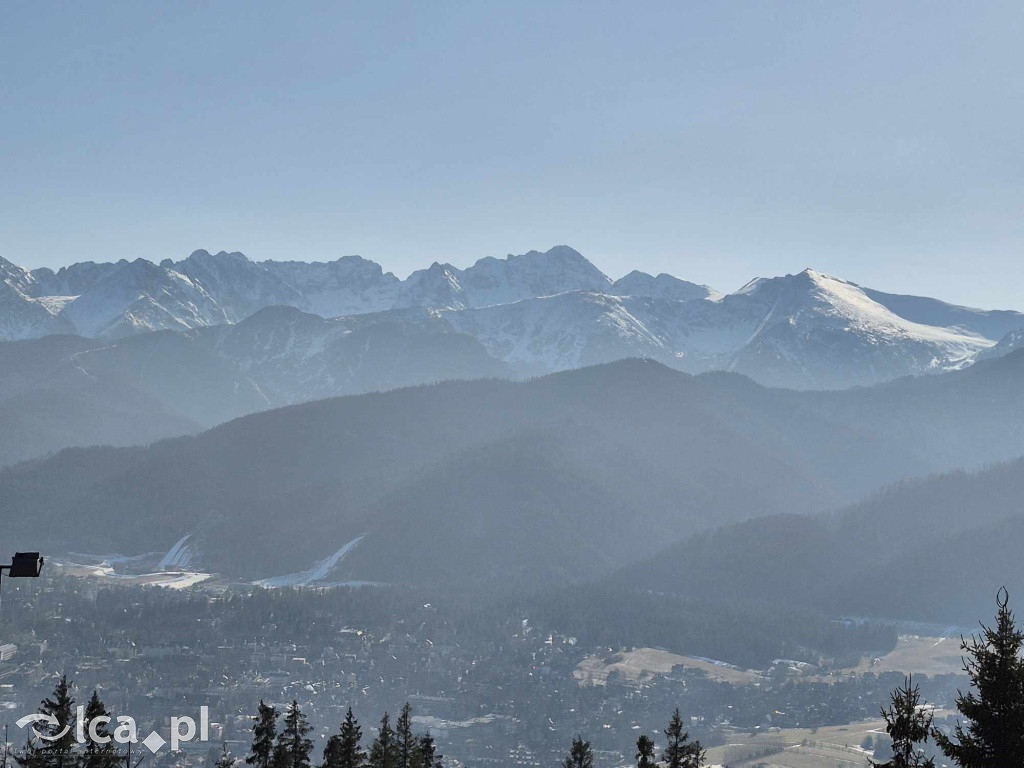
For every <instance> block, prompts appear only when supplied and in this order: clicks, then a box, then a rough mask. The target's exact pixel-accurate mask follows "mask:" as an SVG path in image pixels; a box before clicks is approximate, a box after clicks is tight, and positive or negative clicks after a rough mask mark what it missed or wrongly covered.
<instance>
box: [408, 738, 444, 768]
mask: <svg viewBox="0 0 1024 768" xmlns="http://www.w3.org/2000/svg"><path fill="white" fill-rule="evenodd" d="M443 757H444V755H441V754H438V751H437V745H436V744H434V737H433V736H431V735H430V734H429V733H425V734H423V735H422V736H420V738H419V741H418V742H417V744H416V760H415V764H416V766H417V768H444V763H442V762H441V758H443Z"/></svg>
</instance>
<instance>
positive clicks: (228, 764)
mask: <svg viewBox="0 0 1024 768" xmlns="http://www.w3.org/2000/svg"><path fill="white" fill-rule="evenodd" d="M214 768H235V758H233V757H232V756H231V753H230V752H228V745H227V744H221V748H220V757H218V758H217V762H216V764H215V766H214Z"/></svg>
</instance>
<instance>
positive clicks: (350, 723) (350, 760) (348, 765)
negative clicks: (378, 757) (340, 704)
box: [321, 707, 366, 768]
mask: <svg viewBox="0 0 1024 768" xmlns="http://www.w3.org/2000/svg"><path fill="white" fill-rule="evenodd" d="M362 738H363V729H362V728H360V727H359V723H358V721H356V718H355V716H354V715H353V714H352V707H349V708H348V712H347V713H346V714H345V721H344V722H343V723H342V724H341V730H340V731H339V732H338V733H336V734H334V735H333V736H331V738H329V739H328V740H327V745H326V746H325V747H324V762H323V766H322V767H321V768H363V766H364V765H365V764H366V753H365V752H364V751H363V750H362V748H361V747H360V746H359V742H360V740H361V739H362Z"/></svg>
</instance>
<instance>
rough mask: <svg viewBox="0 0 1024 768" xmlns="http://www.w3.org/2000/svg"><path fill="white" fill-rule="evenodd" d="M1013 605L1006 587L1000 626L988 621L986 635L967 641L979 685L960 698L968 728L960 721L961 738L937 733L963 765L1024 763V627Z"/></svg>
mask: <svg viewBox="0 0 1024 768" xmlns="http://www.w3.org/2000/svg"><path fill="white" fill-rule="evenodd" d="M1009 604H1010V595H1009V593H1007V591H1006V589H1005V588H1004V589H1000V590H999V594H998V595H997V596H996V605H997V606H998V613H997V615H996V626H995V628H994V629H991V628H989V627H986V626H985V625H984V624H983V625H982V627H981V629H982V633H981V636H980V637H979V636H973V635H972V636H971V639H970V641H967V640H962V642H961V646H960V647H961V649H962V650H963V651H964V652H965V653H966V654H967V658H966V659H965V661H964V671H965V672H966V673H967V675H968V677H969V678H970V680H971V685H972V687H973V688H975V689H976V692H975V691H971V692H969V693H967V694H966V695H964V694H963V693H961V694H960V695H959V696H958V697H957V700H956V708H957V709H958V710H960V714H962V715H963V716H964V717H965V718H966V719H967V727H966V728H964V726H963V725H962V724H960V723H958V724H957V726H956V728H955V729H954V732H953V735H954V736H955V738H956V740H955V741H954V740H953V739H951V738H949V737H948V736H946V735H945V734H942V733H940V732H938V731H936V732H935V733H934V734H933V736H934V738H935V742H936V743H937V744H938V745H939V748H940V749H941V750H942V751H943V753H944V754H945V755H946V757H949V758H952V759H953V760H955V761H956V762H957V764H958V765H960V766H962V768H1021V766H1024V662H1022V661H1021V659H1020V651H1021V647H1022V646H1024V632H1021V631H1020V630H1018V629H1017V626H1016V622H1015V621H1014V617H1013V612H1012V611H1010V608H1009Z"/></svg>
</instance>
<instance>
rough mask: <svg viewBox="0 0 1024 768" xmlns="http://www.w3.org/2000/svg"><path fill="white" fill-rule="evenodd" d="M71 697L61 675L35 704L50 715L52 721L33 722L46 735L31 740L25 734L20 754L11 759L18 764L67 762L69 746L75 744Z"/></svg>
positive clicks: (32, 765) (29, 766)
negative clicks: (47, 692)
mask: <svg viewBox="0 0 1024 768" xmlns="http://www.w3.org/2000/svg"><path fill="white" fill-rule="evenodd" d="M74 707H75V699H74V697H73V696H72V695H71V683H69V682H68V678H67V675H61V676H60V680H58V681H57V685H56V686H54V689H53V694H52V696H51V697H50V698H48V699H43V700H42V701H41V702H40V704H39V712H40V713H41V714H44V715H49V716H50V717H52V718H54V720H55V723H54V724H53V725H51V724H49V723H42V722H39V723H36V725H35V728H36V730H38V731H40V732H41V733H42V734H43V735H44V736H46V737H48V738H46V739H43V740H41V743H35V742H33V741H32V739H31V738H29V741H28V743H27V744H26V746H25V753H24V755H19V756H17V757H16V758H15V759H16V760H17V761H18V764H19V765H21V766H22V768H39V766H53V765H57V766H61V765H64V764H65V763H67V764H68V765H70V758H69V756H70V755H71V752H72V750H73V749H74V747H75V722H74V719H75V717H74Z"/></svg>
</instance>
